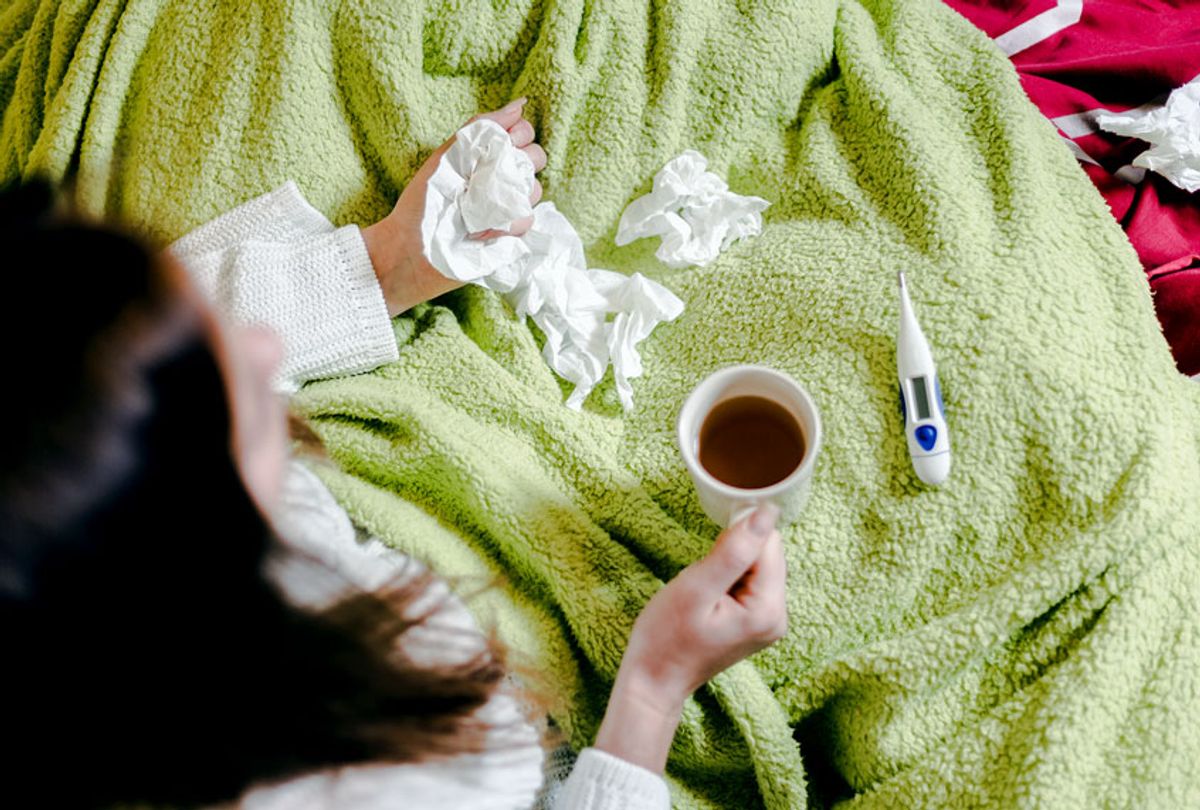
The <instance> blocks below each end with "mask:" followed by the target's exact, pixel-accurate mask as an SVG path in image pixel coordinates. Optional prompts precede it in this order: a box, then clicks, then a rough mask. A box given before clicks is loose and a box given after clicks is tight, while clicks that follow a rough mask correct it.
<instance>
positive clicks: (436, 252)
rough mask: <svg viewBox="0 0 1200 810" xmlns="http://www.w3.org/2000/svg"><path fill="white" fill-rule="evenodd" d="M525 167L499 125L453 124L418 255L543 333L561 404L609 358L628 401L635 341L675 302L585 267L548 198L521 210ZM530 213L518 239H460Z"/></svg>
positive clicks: (638, 363)
mask: <svg viewBox="0 0 1200 810" xmlns="http://www.w3.org/2000/svg"><path fill="white" fill-rule="evenodd" d="M533 174H534V172H533V165H532V163H530V161H529V159H528V158H527V157H526V156H525V154H524V153H523V152H521V150H519V149H517V148H516V147H515V146H513V144H512V141H511V139H510V138H509V135H508V133H507V132H506V131H505V130H504V129H503V128H502V127H501V126H500V125H498V124H496V123H494V122H492V121H489V120H487V119H481V120H479V121H475V122H473V123H471V124H468V125H467V126H465V127H463V128H462V129H460V130H459V131H458V133H457V135H456V136H455V141H454V144H453V145H452V146H451V147H450V148H449V149H448V150H446V153H445V154H444V155H443V156H442V158H441V160H440V161H439V164H438V167H437V169H436V170H435V171H434V173H433V175H432V176H431V177H430V179H429V185H428V189H427V191H426V196H425V211H424V215H423V217H422V219H421V241H422V248H423V250H424V252H425V257H426V258H427V259H428V260H429V263H430V264H432V265H433V266H434V267H435V268H436V269H437V270H438V271H439V272H440V273H442V274H443V275H445V276H446V277H448V278H452V279H455V280H457V281H463V282H471V283H473V284H477V285H479V286H482V287H486V288H487V289H490V290H493V291H495V292H497V293H500V294H502V295H503V296H504V297H505V299H506V300H507V301H508V302H509V303H510V304H511V305H512V307H513V309H514V310H515V311H516V313H517V315H519V316H520V317H525V316H528V317H530V318H532V319H533V321H534V323H536V324H537V325H538V328H539V329H540V330H541V331H542V333H543V334H544V335H545V336H546V344H545V347H544V348H543V351H542V355H543V357H544V358H545V359H546V362H547V363H548V364H549V365H550V367H551V368H552V369H554V371H555V372H557V373H558V374H559V375H560V376H561V377H563V378H564V379H566V380H569V381H571V382H573V383H575V390H574V391H573V392H572V393H571V395H570V397H568V399H567V405H568V407H571V408H574V409H575V410H578V409H580V408H581V407H582V406H583V402H584V400H585V399H587V396H588V394H590V393H591V391H592V389H593V388H595V386H596V385H597V384H598V383H599V382H600V380H601V378H603V376H604V372H605V370H606V369H607V368H608V366H609V364H611V365H612V367H613V377H614V380H615V382H616V388H617V395H618V397H619V398H620V400H621V404H622V405H623V406H624V407H625V408H627V409H628V408H631V407H632V406H633V389H632V386H631V385H630V382H629V380H630V378H632V377H636V376H639V375H640V374H641V373H642V360H641V355H640V354H639V353H638V350H637V345H638V343H639V342H641V341H642V340H643V339H644V338H645V337H646V336H648V335H649V334H650V332H651V331H653V329H654V327H655V326H657V325H658V324H659V323H661V322H662V321H664V320H668V321H669V320H674V319H675V318H677V317H678V316H679V314H680V313H681V312H683V302H682V301H680V300H679V298H677V297H676V296H675V295H674V294H673V293H671V291H670V290H668V289H667V288H665V287H663V286H662V285H661V284H658V283H657V282H654V281H651V280H650V279H648V278H645V277H644V276H642V275H641V274H640V273H634V274H633V275H632V276H624V275H622V274H620V273H614V272H612V271H609V270H599V269H589V268H588V266H587V259H586V257H585V255H584V252H583V243H582V242H581V241H580V239H579V235H578V233H576V231H575V228H574V227H573V226H572V225H571V223H570V222H569V221H568V220H567V218H566V217H565V216H563V215H562V213H560V212H559V211H558V209H556V208H555V206H554V204H553V203H549V202H543V203H540V204H538V205H537V206H535V207H532V208H531V207H530V204H529V195H530V192H531V191H532V189H533V182H534V180H533ZM531 215H532V217H533V224H532V226H531V227H530V228H529V230H528V232H526V233H525V234H524V235H523V236H519V237H518V236H510V235H501V236H497V237H495V238H493V239H488V240H479V239H472V238H470V235H471V234H475V233H480V232H483V231H487V230H491V229H496V230H507V229H508V228H509V226H510V225H511V224H512V222H513V221H514V220H517V219H521V218H524V217H528V216H531ZM609 315H614V316H615V317H614V318H613V319H612V320H611V321H610V320H609V318H608V316H609Z"/></svg>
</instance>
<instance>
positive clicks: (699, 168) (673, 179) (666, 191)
mask: <svg viewBox="0 0 1200 810" xmlns="http://www.w3.org/2000/svg"><path fill="white" fill-rule="evenodd" d="M707 167H708V161H707V160H705V158H704V156H703V155H701V154H700V153H699V152H696V151H693V150H691V149H689V150H687V151H686V152H684V153H683V154H681V155H680V156H679V157H677V158H675V159H673V160H671V161H670V162H669V163H667V165H666V166H664V167H663V168H662V170H661V171H660V172H659V173H658V174H656V175H655V176H654V186H653V188H652V189H651V191H650V193H649V194H646V195H645V196H642V197H638V198H637V199H636V200H634V201H633V202H631V203H630V204H629V206H628V207H627V208H626V209H625V213H623V214H621V222H620V224H619V225H618V226H617V240H616V241H617V244H618V245H627V244H629V243H630V242H632V241H634V240H635V239H641V238H642V237H644V236H661V237H662V243H661V244H660V245H659V246H658V250H657V251H655V253H654V255H655V256H657V257H658V259H659V261H661V262H663V263H664V264H666V265H667V266H668V267H686V266H688V265H700V266H701V267H702V266H704V265H706V264H708V263H709V262H711V261H712V260H713V259H715V258H717V255H718V254H720V252H721V251H722V250H725V249H726V248H728V247H729V246H730V245H732V244H733V243H734V242H737V241H738V240H740V239H745V238H746V237H748V236H757V235H758V234H759V233H761V232H762V212H763V210H765V209H766V207H767V206H768V205H770V203H769V202H767V201H766V200H764V199H762V198H761V197H744V196H742V195H741V194H735V193H733V192H732V191H730V190H729V186H728V185H727V184H726V183H725V181H724V180H722V179H721V178H720V177H717V175H715V174H713V173H712V172H710V171H707Z"/></svg>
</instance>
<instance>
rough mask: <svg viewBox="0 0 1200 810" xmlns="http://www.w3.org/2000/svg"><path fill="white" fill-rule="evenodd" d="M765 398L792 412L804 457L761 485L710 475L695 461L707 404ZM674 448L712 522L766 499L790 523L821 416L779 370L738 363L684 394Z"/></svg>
mask: <svg viewBox="0 0 1200 810" xmlns="http://www.w3.org/2000/svg"><path fill="white" fill-rule="evenodd" d="M746 396H755V397H764V398H766V399H769V400H771V401H772V402H774V403H776V404H778V405H780V406H781V407H783V408H784V409H786V410H787V411H788V413H790V414H791V415H792V417H793V418H794V419H795V420H796V423H797V424H798V425H800V430H801V431H802V432H803V433H804V457H803V458H802V459H801V460H800V465H799V466H798V467H796V469H795V470H793V471H792V472H791V473H790V474H789V475H788V476H787V477H786V478H784V479H783V480H781V481H777V482H776V483H774V484H771V485H770V486H767V487H762V488H760V489H742V488H740V487H735V486H731V485H730V484H726V483H725V482H724V481H721V480H720V479H718V478H716V477H714V476H713V475H712V474H711V473H710V472H709V471H708V470H706V469H704V466H703V465H701V464H700V428H701V427H702V426H703V425H704V420H705V419H706V418H707V417H708V415H709V413H711V412H712V409H713V408H715V407H716V406H717V405H718V404H720V403H721V402H724V401H725V400H727V399H732V398H734V397H746ZM677 431H678V432H677V435H678V439H679V452H680V453H681V454H682V455H683V463H684V464H686V465H687V469H688V473H689V474H690V475H691V477H692V482H693V483H694V484H695V485H696V493H697V494H698V495H699V496H700V505H701V506H702V507H704V512H705V514H707V515H708V516H709V517H710V518H712V520H713V522H714V523H716V524H717V525H719V526H729V525H730V524H732V523H736V522H737V521H739V520H741V519H742V518H743V517H745V516H746V515H748V514H750V513H751V512H753V511H754V510H755V509H756V508H758V506H759V505H760V504H763V503H766V502H768V501H770V502H772V503H774V504H775V505H776V506H778V507H779V510H780V516H779V521H780V523H790V522H791V521H793V520H795V519H796V517H797V516H798V515H799V514H800V510H801V509H802V508H803V506H804V502H805V501H806V500H808V490H809V482H810V481H811V480H812V474H813V469H814V467H815V466H816V463H817V454H818V453H819V452H820V450H821V417H820V415H819V414H818V413H817V406H816V405H814V404H813V401H812V397H810V396H809V395H808V392H807V391H805V390H804V389H803V388H801V387H800V384H799V383H797V382H796V381H795V380H793V379H792V378H791V377H789V376H788V375H786V374H784V373H783V372H780V371H776V370H775V369H772V368H767V367H766V366H753V365H741V366H730V367H728V368H723V369H721V370H720V371H717V372H714V373H713V374H711V375H709V376H708V377H706V378H704V380H703V381H701V383H700V384H699V385H697V386H696V388H695V389H694V390H693V391H692V393H691V394H689V395H688V398H687V400H686V401H685V402H684V403H683V408H681V409H680V411H679V423H678V428H677Z"/></svg>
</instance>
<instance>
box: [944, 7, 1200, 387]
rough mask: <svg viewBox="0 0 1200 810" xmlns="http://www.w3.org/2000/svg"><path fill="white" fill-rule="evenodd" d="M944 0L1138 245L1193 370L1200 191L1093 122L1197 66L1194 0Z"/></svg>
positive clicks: (1173, 84)
mask: <svg viewBox="0 0 1200 810" xmlns="http://www.w3.org/2000/svg"><path fill="white" fill-rule="evenodd" d="M945 2H946V3H947V4H948V5H950V6H951V7H952V8H954V9H955V10H956V11H958V12H959V13H960V14H962V15H963V16H964V17H966V18H967V19H968V20H970V21H971V22H973V23H974V24H975V25H976V26H978V27H979V28H981V29H982V30H983V31H984V32H985V33H987V34H988V36H990V37H992V38H993V39H994V40H995V41H996V44H997V45H998V46H999V47H1000V48H1001V50H1003V51H1004V52H1005V53H1007V54H1008V55H1009V57H1010V58H1011V59H1012V62H1013V65H1014V66H1015V67H1016V69H1017V72H1018V73H1019V74H1020V76H1021V82H1022V84H1023V85H1024V87H1025V92H1026V93H1028V94H1029V97H1030V98H1031V99H1032V100H1033V102H1034V103H1035V104H1037V106H1038V108H1039V109H1040V110H1041V111H1042V112H1043V113H1045V114H1046V116H1047V117H1048V118H1050V120H1051V121H1053V122H1054V123H1055V124H1056V125H1057V126H1058V128H1059V131H1060V133H1061V134H1062V136H1063V138H1064V139H1066V141H1067V142H1068V143H1069V144H1070V145H1071V149H1072V151H1074V152H1075V155H1076V157H1078V158H1079V160H1080V162H1081V163H1082V164H1083V168H1084V171H1086V172H1087V173H1088V175H1089V176H1090V177H1091V178H1092V181H1093V182H1094V183H1095V184H1096V187H1097V188H1098V189H1099V190H1100V193H1101V194H1103V195H1104V198H1105V199H1106V200H1107V201H1108V205H1109V207H1110V208H1111V209H1112V212H1113V216H1115V217H1116V218H1117V220H1118V221H1119V222H1120V223H1121V226H1122V227H1123V228H1124V229H1125V233H1126V234H1127V235H1128V236H1129V241H1130V242H1132V243H1133V247H1134V249H1135V250H1137V253H1138V256H1139V257H1140V258H1141V260H1142V266H1143V267H1144V268H1145V269H1146V275H1147V276H1148V277H1149V279H1150V286H1151V288H1152V289H1153V290H1154V302H1155V308H1156V309H1157V311H1158V318H1159V321H1160V322H1161V323H1162V326H1163V332H1164V334H1165V335H1166V337H1167V341H1168V342H1169V343H1170V344H1171V350H1172V351H1173V352H1174V354H1175V361H1176V363H1177V364H1178V366H1179V368H1180V370H1181V371H1183V372H1184V373H1186V374H1198V373H1200V192H1197V193H1195V194H1189V193H1188V192H1186V191H1183V190H1182V189H1180V188H1177V187H1176V186H1174V185H1172V184H1171V183H1170V181H1168V180H1166V179H1165V178H1163V177H1160V176H1159V175H1157V174H1154V173H1152V172H1145V171H1144V170H1142V169H1135V168H1134V167H1132V166H1130V165H1129V164H1130V161H1132V160H1133V158H1134V157H1136V156H1137V155H1138V153H1140V152H1142V151H1143V150H1144V149H1146V148H1147V144H1145V143H1144V142H1142V141H1138V140H1134V139H1130V138H1123V137H1120V136H1117V135H1111V134H1109V133H1106V132H1102V131H1099V130H1098V129H1097V127H1096V124H1095V113H1096V112H1097V111H1104V110H1111V111H1113V112H1121V111H1125V110H1129V109H1133V108H1135V107H1140V106H1142V105H1148V104H1157V103H1161V102H1162V101H1163V99H1165V97H1166V96H1167V94H1169V93H1170V91H1172V90H1174V89H1175V88H1177V87H1179V86H1180V85H1182V84H1185V83H1186V82H1188V81H1190V80H1191V79H1193V78H1195V77H1196V76H1198V75H1200V2H1195V0H1175V2H1170V0H1086V2H1085V0H945Z"/></svg>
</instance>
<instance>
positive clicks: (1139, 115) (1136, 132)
mask: <svg viewBox="0 0 1200 810" xmlns="http://www.w3.org/2000/svg"><path fill="white" fill-rule="evenodd" d="M1096 123H1097V124H1098V125H1099V126H1100V128H1101V129H1105V130H1108V131H1109V132H1113V133H1116V134H1117V135H1125V136H1128V137H1133V138H1139V139H1141V140H1143V141H1147V142H1149V143H1150V148H1149V149H1147V150H1146V151H1145V152H1142V153H1141V154H1140V155H1138V156H1137V157H1136V158H1134V159H1133V165H1134V166H1137V167H1140V168H1143V169H1149V170H1150V171H1152V172H1158V173H1159V174H1161V175H1162V176H1163V177H1165V178H1167V179H1168V180H1170V181H1171V182H1172V183H1174V184H1175V185H1177V186H1179V187H1180V188H1182V189H1184V190H1185V191H1196V190H1197V189H1200V76H1197V77H1196V78H1194V79H1192V80H1191V81H1190V82H1188V83H1187V84H1185V85H1183V86H1182V87H1179V88H1176V89H1175V90H1173V91H1172V92H1171V95H1170V96H1169V97H1168V98H1167V103H1166V104H1164V105H1163V106H1162V107H1158V108H1155V109H1151V110H1147V111H1144V112H1128V113H1101V114H1100V115H1098V116H1096Z"/></svg>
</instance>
